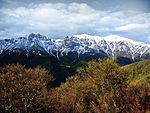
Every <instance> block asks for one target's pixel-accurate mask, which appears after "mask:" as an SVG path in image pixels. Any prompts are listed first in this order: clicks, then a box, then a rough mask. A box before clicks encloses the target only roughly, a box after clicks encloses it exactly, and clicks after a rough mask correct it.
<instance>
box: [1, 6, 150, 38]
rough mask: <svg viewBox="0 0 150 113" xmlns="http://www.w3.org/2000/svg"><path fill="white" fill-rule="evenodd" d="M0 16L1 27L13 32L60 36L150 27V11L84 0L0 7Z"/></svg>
mask: <svg viewBox="0 0 150 113" xmlns="http://www.w3.org/2000/svg"><path fill="white" fill-rule="evenodd" d="M0 17H1V18H0V28H1V27H2V28H3V29H5V31H7V32H10V33H13V34H25V33H27V34H29V33H31V32H39V33H42V34H45V35H49V34H50V35H55V36H58V37H59V36H65V35H71V34H78V33H89V34H92V33H95V35H100V34H101V33H103V32H104V33H105V32H110V33H115V32H120V31H122V32H124V31H125V32H126V33H130V34H131V33H132V32H133V30H134V32H136V30H143V31H142V33H148V31H149V29H150V13H139V12H135V11H118V12H109V11H101V10H96V9H94V8H92V7H90V6H89V5H87V4H85V3H82V4H79V3H70V4H64V3H57V4H52V3H42V4H36V5H35V4H30V5H29V6H28V7H21V6H20V7H17V8H14V9H11V8H1V9H0ZM0 33H1V32H0ZM0 36H2V34H0Z"/></svg>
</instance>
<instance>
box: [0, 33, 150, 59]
mask: <svg viewBox="0 0 150 113" xmlns="http://www.w3.org/2000/svg"><path fill="white" fill-rule="evenodd" d="M15 49H22V50H24V51H27V52H28V51H35V50H41V51H46V52H47V53H49V54H50V55H52V56H56V57H57V58H59V57H61V56H63V55H67V54H68V53H69V52H76V53H77V54H78V56H80V55H81V54H85V53H89V54H93V53H100V52H101V51H103V52H105V53H106V54H107V55H108V56H112V57H117V56H123V57H128V58H132V59H134V58H136V57H142V56H144V55H146V54H147V53H150V44H145V43H143V42H136V41H134V40H131V39H128V38H124V37H120V36H117V35H110V36H106V37H100V36H91V35H87V34H82V35H73V36H67V37H64V38H62V39H57V40H54V39H51V38H49V37H46V36H42V35H40V34H33V33H31V34H30V35H29V36H28V37H19V38H16V39H4V40H0V53H2V52H3V51H6V50H9V51H12V50H15Z"/></svg>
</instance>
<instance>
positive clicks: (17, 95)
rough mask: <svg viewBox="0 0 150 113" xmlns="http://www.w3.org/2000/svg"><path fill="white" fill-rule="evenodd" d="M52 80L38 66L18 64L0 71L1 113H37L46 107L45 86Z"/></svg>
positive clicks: (47, 73) (46, 72)
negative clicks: (29, 66)
mask: <svg viewBox="0 0 150 113" xmlns="http://www.w3.org/2000/svg"><path fill="white" fill-rule="evenodd" d="M53 80H54V79H53V77H52V76H51V75H49V72H48V71H46V70H45V69H44V68H41V67H40V66H38V67H36V68H35V69H31V68H29V69H26V68H25V66H22V65H20V64H16V65H7V66H6V67H4V68H1V69H0V109H1V111H3V112H25V113H29V112H31V111H32V112H39V111H41V110H43V109H45V106H46V100H45V99H46V96H45V94H46V91H47V90H46V85H47V83H48V82H52V81H53Z"/></svg>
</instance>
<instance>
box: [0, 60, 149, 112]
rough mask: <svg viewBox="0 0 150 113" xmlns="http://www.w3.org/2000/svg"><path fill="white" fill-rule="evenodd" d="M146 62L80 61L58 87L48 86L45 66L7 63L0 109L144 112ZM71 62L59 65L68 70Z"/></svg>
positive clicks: (0, 71)
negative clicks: (122, 63) (74, 71)
mask: <svg viewBox="0 0 150 113" xmlns="http://www.w3.org/2000/svg"><path fill="white" fill-rule="evenodd" d="M66 60H67V59H66ZM149 62H150V60H146V61H143V62H138V63H133V64H131V65H127V66H123V67H121V66H119V65H118V64H117V60H116V59H114V58H110V59H99V60H97V61H96V60H92V61H90V62H88V63H86V62H85V61H82V62H81V63H79V64H78V63H77V65H81V64H84V66H83V67H80V68H78V69H77V72H76V74H74V75H72V76H70V77H67V78H66V81H65V82H64V83H61V85H60V86H59V87H52V86H51V85H52V81H53V80H54V79H53V77H52V76H51V75H50V74H49V72H48V71H46V70H45V69H44V68H41V67H39V66H38V67H36V68H34V69H32V68H26V67H25V66H22V65H19V64H17V65H7V66H5V67H3V68H1V69H0V90H1V92H0V109H1V111H3V112H13V113H15V112H28V113H29V112H31V113H37V112H45V113H144V112H146V110H147V106H146V104H145V103H146V101H147V97H148V94H149V88H150V86H149V78H150V71H149V69H150V65H149V64H150V63H149ZM72 65H73V62H71V63H66V62H65V64H61V65H60V66H61V67H62V68H64V69H65V68H67V69H70V68H72ZM74 66H75V68H77V67H78V66H77V67H76V65H74ZM48 82H49V85H48ZM18 103H19V104H18ZM18 105H19V106H18Z"/></svg>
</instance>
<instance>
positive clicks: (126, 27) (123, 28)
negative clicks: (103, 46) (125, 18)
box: [116, 23, 150, 31]
mask: <svg viewBox="0 0 150 113" xmlns="http://www.w3.org/2000/svg"><path fill="white" fill-rule="evenodd" d="M148 27H150V26H149V24H147V23H146V24H128V25H124V26H121V27H117V28H116V30H118V31H128V30H137V29H140V30H142V29H147V28H148Z"/></svg>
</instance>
